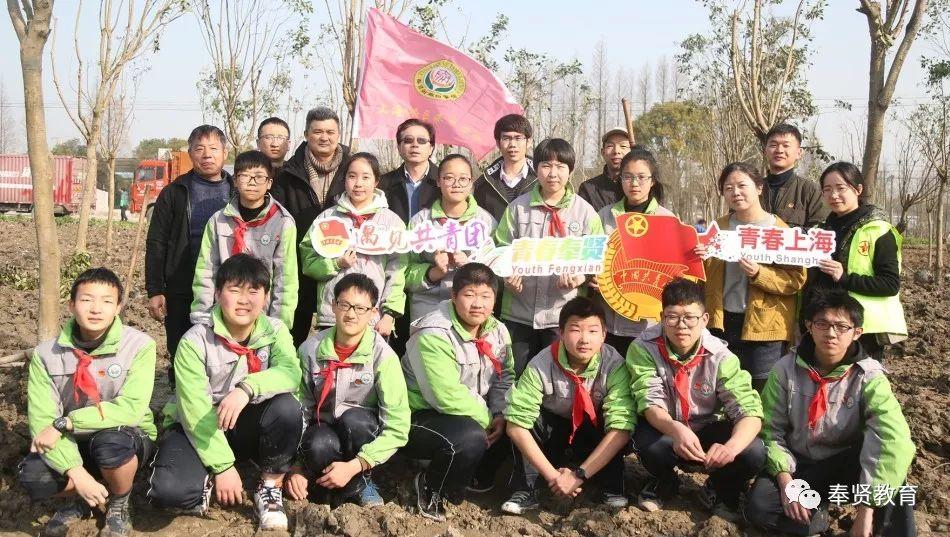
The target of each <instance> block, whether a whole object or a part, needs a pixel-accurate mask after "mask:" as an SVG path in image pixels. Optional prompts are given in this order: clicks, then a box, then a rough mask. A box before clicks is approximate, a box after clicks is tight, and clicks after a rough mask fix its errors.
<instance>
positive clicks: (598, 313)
mask: <svg viewBox="0 0 950 537" xmlns="http://www.w3.org/2000/svg"><path fill="white" fill-rule="evenodd" d="M571 317H580V318H581V319H587V318H588V317H597V318H598V319H600V324H601V326H603V327H604V328H605V329H606V327H607V314H606V313H605V312H604V308H603V306H601V305H600V304H598V303H597V302H594V301H593V300H591V299H589V298H587V297H586V296H577V297H574V298H572V299H570V300H568V301H567V304H564V307H562V308H561V314H560V315H559V316H558V319H557V327H558V329H560V330H561V331H562V332H563V331H564V327H565V326H567V321H568V319H570V318H571Z"/></svg>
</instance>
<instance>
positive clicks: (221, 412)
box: [217, 388, 250, 431]
mask: <svg viewBox="0 0 950 537" xmlns="http://www.w3.org/2000/svg"><path fill="white" fill-rule="evenodd" d="M249 401H250V397H248V396H247V393H245V392H244V390H242V389H241V388H234V389H233V390H231V393H229V394H227V395H226V396H225V397H224V399H222V400H221V402H220V403H218V408H217V413H218V429H221V430H222V431H228V430H231V429H233V428H234V426H235V425H237V420H238V416H240V415H241V411H242V410H244V407H245V406H247V403H248V402H249Z"/></svg>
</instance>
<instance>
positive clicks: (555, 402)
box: [501, 297, 636, 515]
mask: <svg viewBox="0 0 950 537" xmlns="http://www.w3.org/2000/svg"><path fill="white" fill-rule="evenodd" d="M604 317H605V315H604V310H603V308H602V307H601V306H600V305H598V304H596V303H595V302H593V301H592V300H591V299H589V298H587V297H576V298H573V299H571V300H570V301H568V303H567V304H565V305H564V307H563V308H561V313H560V317H559V319H558V329H559V331H560V333H561V337H560V338H558V340H557V341H555V342H554V343H553V344H552V345H551V346H550V347H546V348H544V349H542V350H541V352H540V353H538V354H537V355H536V356H535V357H534V358H532V359H531V361H530V362H528V367H527V368H526V369H525V370H524V373H522V375H521V378H519V379H518V382H517V384H515V385H514V386H513V387H512V388H511V390H510V391H509V392H508V397H507V399H508V406H507V408H505V419H506V420H508V436H509V437H511V441H512V443H513V444H514V445H515V447H517V448H518V451H517V452H516V453H515V468H514V476H513V481H514V487H515V492H514V494H512V496H511V498H510V499H509V500H508V501H506V502H505V503H504V504H502V506H501V510H502V511H504V512H506V513H511V514H515V515H520V514H523V513H525V512H526V511H528V510H531V509H537V507H538V495H537V484H538V481H539V478H541V479H544V482H545V483H546V484H547V486H548V488H549V489H551V492H553V493H555V494H557V495H558V496H563V497H567V498H572V497H574V496H577V494H578V493H579V492H580V490H581V487H582V486H584V484H585V483H586V482H587V480H588V479H591V478H593V479H594V480H595V481H597V482H598V483H599V485H600V489H601V503H603V504H604V505H605V506H607V507H613V508H622V507H626V505H627V498H626V496H624V491H623V451H624V448H625V447H626V446H627V445H628V444H629V443H630V431H632V430H633V424H634V422H635V421H636V413H635V412H634V410H633V399H632V398H631V397H630V374H629V373H628V372H627V367H626V365H625V364H624V359H623V356H621V355H620V354H619V353H618V352H617V351H616V350H615V349H614V348H613V347H611V346H610V345H605V344H604V339H605V338H606V337H607V332H606V331H605V329H604ZM568 447H570V448H571V450H572V452H573V454H574V457H575V458H577V459H578V460H580V461H581V462H580V464H578V465H577V466H576V467H574V468H568V467H566V466H565V463H566V462H568V461H567V460H565V457H564V454H565V451H566V450H567V448H568ZM595 476H596V477H595Z"/></svg>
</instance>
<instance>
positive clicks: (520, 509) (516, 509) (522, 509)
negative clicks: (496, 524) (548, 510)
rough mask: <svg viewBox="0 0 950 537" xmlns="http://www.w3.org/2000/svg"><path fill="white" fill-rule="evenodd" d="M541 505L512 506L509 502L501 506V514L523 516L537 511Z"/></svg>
mask: <svg viewBox="0 0 950 537" xmlns="http://www.w3.org/2000/svg"><path fill="white" fill-rule="evenodd" d="M539 507H540V505H538V504H534V505H529V506H522V505H512V504H509V503H508V502H505V503H503V504H501V512H502V513H508V514H509V515H523V514H525V513H527V512H529V511H536V510H537V509H538V508H539Z"/></svg>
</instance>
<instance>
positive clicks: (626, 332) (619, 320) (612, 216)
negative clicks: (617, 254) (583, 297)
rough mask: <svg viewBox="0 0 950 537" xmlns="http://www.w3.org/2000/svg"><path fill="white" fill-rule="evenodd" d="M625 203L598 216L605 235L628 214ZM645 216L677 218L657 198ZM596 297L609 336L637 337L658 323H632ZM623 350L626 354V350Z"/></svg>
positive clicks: (646, 321)
mask: <svg viewBox="0 0 950 537" xmlns="http://www.w3.org/2000/svg"><path fill="white" fill-rule="evenodd" d="M625 201H626V200H625V199H621V200H620V201H618V202H617V203H614V204H613V205H608V206H606V207H604V208H603V209H601V210H600V211H599V212H598V213H597V215H598V216H599V217H600V221H601V223H603V225H604V233H606V234H607V235H610V234H611V233H613V232H614V230H615V229H617V217H618V216H621V215H623V214H624V213H626V212H627V209H626V207H625V206H624V202H625ZM643 214H652V215H656V216H676V215H675V214H673V213H672V212H671V211H670V210H669V209H667V208H666V207H663V206H662V205H660V204H659V203H657V201H656V198H650V203H649V204H647V208H646V210H645V211H643ZM595 295H596V298H595V300H597V302H599V303H600V305H601V306H603V308H604V313H606V314H607V322H606V323H605V324H606V326H607V333H608V334H613V335H615V336H623V337H637V336H639V335H640V333H641V332H643V330H644V329H645V328H646V327H647V326H650V325H651V324H656V321H650V320H647V319H641V320H639V321H631V320H630V319H627V318H626V317H624V316H623V315H620V314H619V313H617V312H616V311H614V310H613V308H611V307H610V306H608V305H607V302H606V301H605V300H604V298H603V297H602V296H601V295H600V293H595ZM621 350H622V351H623V352H626V349H621Z"/></svg>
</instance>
